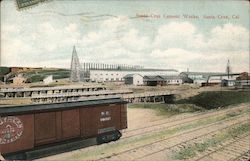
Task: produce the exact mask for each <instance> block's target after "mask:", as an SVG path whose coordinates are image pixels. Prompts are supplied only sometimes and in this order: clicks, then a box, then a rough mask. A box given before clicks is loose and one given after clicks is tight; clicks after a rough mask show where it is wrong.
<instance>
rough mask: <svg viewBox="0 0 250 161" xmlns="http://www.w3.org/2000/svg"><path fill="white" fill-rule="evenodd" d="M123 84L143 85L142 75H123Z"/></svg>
mask: <svg viewBox="0 0 250 161" xmlns="http://www.w3.org/2000/svg"><path fill="white" fill-rule="evenodd" d="M123 79H124V81H125V84H133V85H136V86H138V85H143V76H142V75H140V74H127V75H125V76H124V77H123Z"/></svg>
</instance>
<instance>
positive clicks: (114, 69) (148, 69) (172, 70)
mask: <svg viewBox="0 0 250 161" xmlns="http://www.w3.org/2000/svg"><path fill="white" fill-rule="evenodd" d="M90 70H106V71H141V72H143V71H145V72H148V71H149V72H152V71H169V72H178V70H176V69H154V68H138V69H137V68H135V69H120V68H119V69H118V68H113V69H90Z"/></svg>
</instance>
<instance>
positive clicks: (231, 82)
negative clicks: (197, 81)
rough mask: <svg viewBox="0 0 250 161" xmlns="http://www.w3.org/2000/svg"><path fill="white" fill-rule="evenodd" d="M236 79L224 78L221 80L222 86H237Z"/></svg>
mask: <svg viewBox="0 0 250 161" xmlns="http://www.w3.org/2000/svg"><path fill="white" fill-rule="evenodd" d="M235 82H236V80H231V79H223V80H222V81H221V86H224V87H225V86H226V87H233V86H235Z"/></svg>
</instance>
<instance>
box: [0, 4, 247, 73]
mask: <svg viewBox="0 0 250 161" xmlns="http://www.w3.org/2000/svg"><path fill="white" fill-rule="evenodd" d="M249 30H250V28H249V2H247V1H230V0H229V1H212V0H211V1H190V0H189V1H184V0H183V1H162V0H159V1H157V0H156V1H153V0H152V1H151V0H147V1H146V0H137V1H132V0H124V1H118V0H108V1H101V0H99V1H98V0H88V1H87V0H85V1H80V0H75V1H73V0H49V1H47V2H46V3H40V4H38V5H36V6H32V7H31V8H27V9H24V10H17V6H16V3H15V1H14V0H3V1H1V66H30V67H59V68H70V61H71V55H72V50H73V46H74V45H75V46H76V50H77V53H78V57H79V59H80V61H81V63H83V62H96V63H107V64H128V65H142V66H144V67H145V68H147V67H148V68H164V69H177V70H179V71H186V70H187V68H188V69H189V71H203V72H225V70H226V64H227V60H228V59H229V60H230V65H231V68H232V71H233V72H243V71H249V61H250V60H249Z"/></svg>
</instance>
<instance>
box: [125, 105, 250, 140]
mask: <svg viewBox="0 0 250 161" xmlns="http://www.w3.org/2000/svg"><path fill="white" fill-rule="evenodd" d="M247 107H248V106H247V105H246V106H241V107H238V108H229V109H226V110H222V111H210V112H208V113H198V114H195V115H192V116H187V117H181V118H177V119H175V120H171V121H169V120H167V121H165V119H164V121H163V122H161V120H160V121H157V123H155V124H152V125H150V126H146V127H141V128H137V129H132V130H127V131H125V132H123V137H122V138H121V139H126V138H130V137H134V136H141V135H144V134H146V133H150V132H156V131H161V130H162V129H166V128H174V127H176V126H180V125H183V124H187V123H190V122H193V121H198V120H201V119H206V118H209V117H212V116H221V115H224V114H227V113H231V112H235V111H237V110H242V109H245V108H247Z"/></svg>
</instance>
